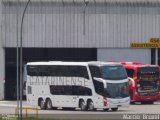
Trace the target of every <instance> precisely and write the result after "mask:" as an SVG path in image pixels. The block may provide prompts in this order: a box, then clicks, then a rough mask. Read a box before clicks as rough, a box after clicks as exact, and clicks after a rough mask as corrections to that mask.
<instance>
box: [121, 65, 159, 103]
mask: <svg viewBox="0 0 160 120" xmlns="http://www.w3.org/2000/svg"><path fill="white" fill-rule="evenodd" d="M120 63H121V64H123V66H124V67H125V69H126V71H127V74H128V77H130V78H131V79H130V81H129V86H130V99H131V103H134V102H141V103H142V104H145V103H147V104H153V102H154V101H157V100H160V95H159V90H160V87H159V86H160V85H159V84H160V82H159V80H160V79H159V78H160V77H159V76H160V70H159V66H158V65H148V64H142V63H139V62H120Z"/></svg>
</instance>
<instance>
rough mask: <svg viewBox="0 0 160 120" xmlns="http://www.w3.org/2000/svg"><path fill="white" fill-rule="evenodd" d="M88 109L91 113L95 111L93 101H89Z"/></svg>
mask: <svg viewBox="0 0 160 120" xmlns="http://www.w3.org/2000/svg"><path fill="white" fill-rule="evenodd" d="M87 109H88V110H89V111H93V110H94V104H93V101H91V100H90V101H88V103H87Z"/></svg>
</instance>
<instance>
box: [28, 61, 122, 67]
mask: <svg viewBox="0 0 160 120" xmlns="http://www.w3.org/2000/svg"><path fill="white" fill-rule="evenodd" d="M27 65H81V66H87V65H96V66H103V65H121V64H120V63H114V62H101V61H91V62H63V61H49V62H29V63H27Z"/></svg>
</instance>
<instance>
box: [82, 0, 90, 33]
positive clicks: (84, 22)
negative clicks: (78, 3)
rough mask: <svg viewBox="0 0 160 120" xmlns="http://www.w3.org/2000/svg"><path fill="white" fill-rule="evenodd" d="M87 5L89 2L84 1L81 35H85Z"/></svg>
mask: <svg viewBox="0 0 160 120" xmlns="http://www.w3.org/2000/svg"><path fill="white" fill-rule="evenodd" d="M88 4H89V0H84V10H83V35H85V33H86V29H85V26H86V7H87V5H88Z"/></svg>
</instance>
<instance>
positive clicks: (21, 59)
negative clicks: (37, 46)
mask: <svg viewBox="0 0 160 120" xmlns="http://www.w3.org/2000/svg"><path fill="white" fill-rule="evenodd" d="M30 1H31V0H28V2H27V4H26V5H25V9H24V11H23V14H22V20H21V34H20V35H21V36H20V119H21V120H22V99H23V72H22V70H23V53H22V52H23V50H22V43H23V21H24V17H25V13H26V10H27V7H28V5H29V3H30Z"/></svg>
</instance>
